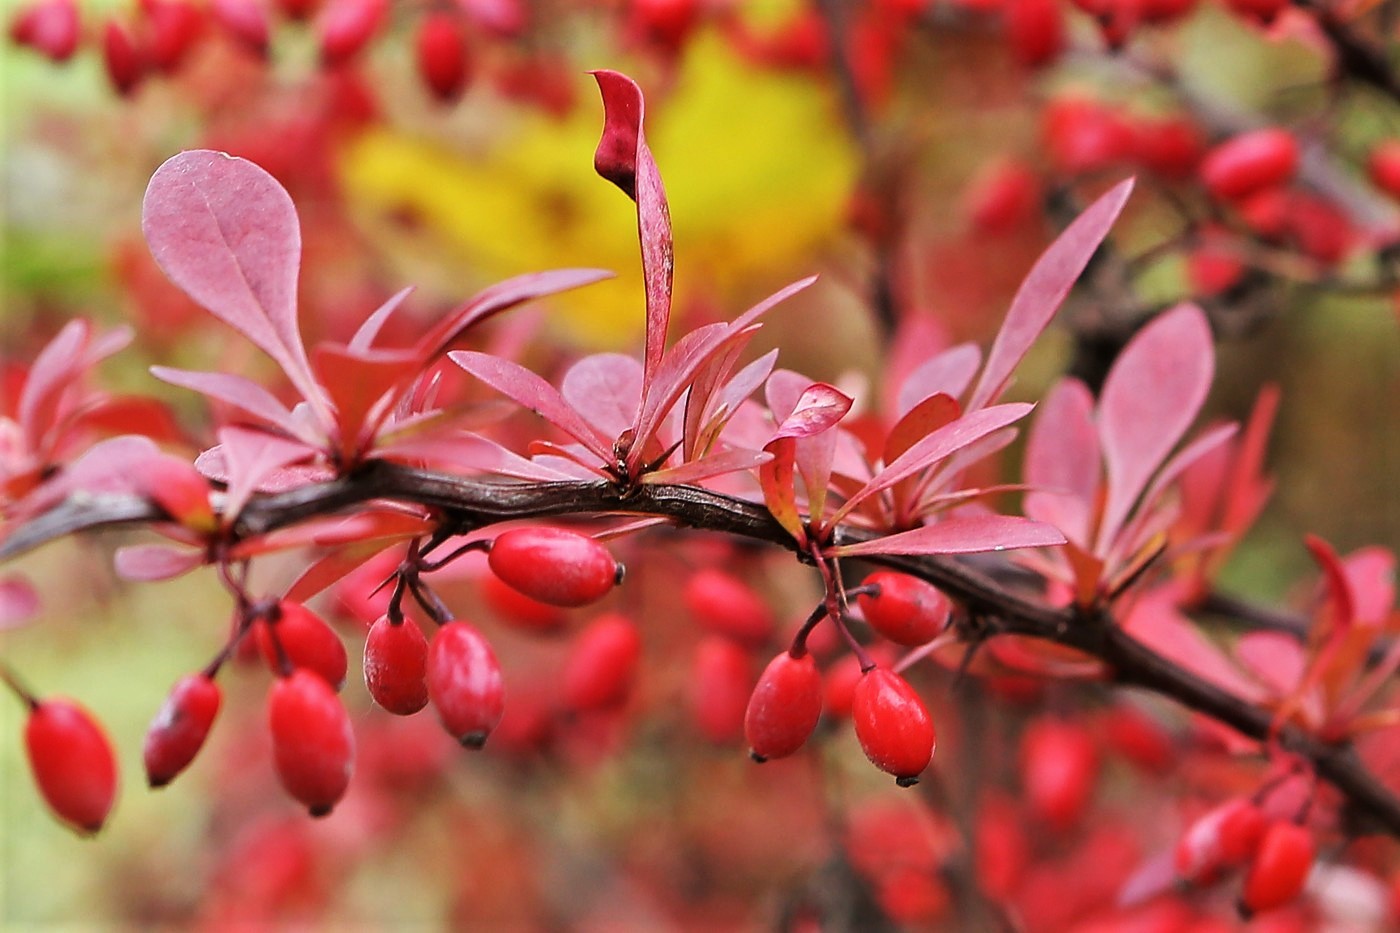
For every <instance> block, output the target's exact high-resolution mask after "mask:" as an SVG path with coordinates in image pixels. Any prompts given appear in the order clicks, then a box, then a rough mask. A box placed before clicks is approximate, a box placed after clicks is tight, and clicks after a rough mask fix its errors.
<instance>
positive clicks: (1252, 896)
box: [1240, 822, 1316, 914]
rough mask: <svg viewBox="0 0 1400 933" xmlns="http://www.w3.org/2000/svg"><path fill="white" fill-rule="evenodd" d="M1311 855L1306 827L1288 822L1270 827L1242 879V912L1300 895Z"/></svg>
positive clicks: (1267, 907)
mask: <svg viewBox="0 0 1400 933" xmlns="http://www.w3.org/2000/svg"><path fill="white" fill-rule="evenodd" d="M1315 855H1316V844H1315V843H1314V842H1313V835H1312V832H1311V831H1309V830H1308V829H1307V827H1304V826H1299V825H1298V824H1297V823H1288V822H1279V823H1274V824H1273V825H1271V826H1270V827H1269V828H1268V829H1267V830H1265V832H1264V838H1263V839H1262V840H1261V841H1260V843H1259V850H1258V851H1257V852H1256V853H1255V854H1254V860H1253V861H1252V862H1250V863H1249V871H1248V872H1246V874H1245V876H1244V889H1243V891H1242V892H1241V894H1240V907H1241V909H1242V911H1243V912H1244V913H1245V914H1253V913H1259V912H1261V911H1265V910H1272V909H1273V908H1275V907H1282V906H1283V905H1284V904H1287V903H1289V902H1291V901H1292V900H1293V899H1294V898H1296V897H1297V896H1298V895H1299V894H1301V893H1302V891H1303V885H1304V884H1306V883H1307V880H1308V873H1309V872H1311V871H1312V865H1313V858H1314V856H1315Z"/></svg>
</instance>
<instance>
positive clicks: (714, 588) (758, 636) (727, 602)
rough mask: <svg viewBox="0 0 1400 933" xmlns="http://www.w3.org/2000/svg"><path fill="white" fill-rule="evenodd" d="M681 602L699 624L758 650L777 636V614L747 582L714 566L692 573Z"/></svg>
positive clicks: (682, 593)
mask: <svg viewBox="0 0 1400 933" xmlns="http://www.w3.org/2000/svg"><path fill="white" fill-rule="evenodd" d="M681 601H682V602H683V603H684V604H685V609H686V612H688V613H689V614H690V617H691V618H692V619H694V620H695V622H696V623H697V624H699V625H701V626H703V627H704V628H705V629H707V630H708V631H711V632H714V633H715V634H717V635H725V636H728V637H729V638H732V639H734V640H735V641H738V642H742V643H743V644H745V645H749V646H751V647H756V646H758V645H762V644H764V643H766V642H767V641H768V640H769V639H770V638H772V637H773V629H774V627H775V623H774V620H773V612H772V610H770V609H769V608H768V604H767V603H765V602H764V601H763V598H762V597H761V596H759V595H758V594H757V593H755V592H754V591H753V589H752V587H750V586H749V585H748V584H747V583H745V582H744V581H743V580H740V579H739V578H738V577H736V576H734V575H733V574H731V573H726V572H725V571H723V570H719V569H717V568H714V567H707V568H705V569H704V570H700V571H697V572H696V573H694V574H691V577H690V579H689V580H687V581H686V582H685V589H684V590H682V591H681Z"/></svg>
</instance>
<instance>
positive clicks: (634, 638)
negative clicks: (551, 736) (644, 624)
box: [563, 612, 642, 712]
mask: <svg viewBox="0 0 1400 933" xmlns="http://www.w3.org/2000/svg"><path fill="white" fill-rule="evenodd" d="M641 659H642V636H641V635H640V634H639V633H638V632H637V626H636V625H634V624H633V623H632V620H631V619H629V618H627V617H626V616H624V615H620V614H618V613H615V612H614V613H608V614H606V615H602V616H599V617H598V618H597V619H596V620H594V621H593V622H592V623H591V624H590V625H589V626H588V628H586V629H584V630H583V631H582V632H580V633H579V636H578V638H577V639H575V641H574V645H573V649H572V650H571V651H570V652H569V658H568V660H567V661H566V662H565V664H564V682H563V698H564V705H565V706H567V707H568V708H569V709H572V710H575V711H579V712H582V711H585V710H596V709H608V708H610V707H614V706H620V705H621V704H622V703H624V702H625V701H626V700H627V695H628V694H629V693H630V692H631V690H632V683H633V682H634V681H635V680H636V679H637V666H638V664H639V663H640V662H641Z"/></svg>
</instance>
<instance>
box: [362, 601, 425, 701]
mask: <svg viewBox="0 0 1400 933" xmlns="http://www.w3.org/2000/svg"><path fill="white" fill-rule="evenodd" d="M364 666H365V686H366V687H368V688H369V695H370V696H372V697H374V702H376V703H378V704H379V705H380V706H381V707H383V708H384V709H385V710H387V711H389V712H391V713H393V714H395V715H396V716H411V715H412V714H414V713H416V712H418V711H419V710H420V709H422V708H423V707H425V706H427V705H428V640H427V639H426V638H424V637H423V630H422V629H420V628H419V627H418V625H417V623H415V622H414V621H413V620H412V619H404V620H403V621H401V622H400V623H399V624H398V625H395V624H394V623H393V622H392V621H391V620H390V619H389V617H388V616H387V615H386V616H380V618H379V620H378V621H377V622H375V623H374V624H373V625H371V626H370V629H369V634H368V635H366V636H365V665H364Z"/></svg>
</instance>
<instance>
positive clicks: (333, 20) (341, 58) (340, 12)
mask: <svg viewBox="0 0 1400 933" xmlns="http://www.w3.org/2000/svg"><path fill="white" fill-rule="evenodd" d="M388 13H389V3H388V0H329V2H328V3H326V5H325V6H324V7H322V9H321V13H320V15H319V16H317V17H316V38H317V41H318V42H319V43H320V47H321V64H323V65H325V66H327V67H335V66H338V65H343V64H345V63H346V62H348V61H350V60H351V59H352V58H354V57H355V56H357V55H359V54H360V53H361V52H362V51H364V49H365V47H366V46H367V45H369V43H370V40H372V39H373V38H374V36H375V34H376V33H378V32H379V29H380V27H382V26H383V25H384V20H385V19H386V18H387V17H388Z"/></svg>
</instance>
